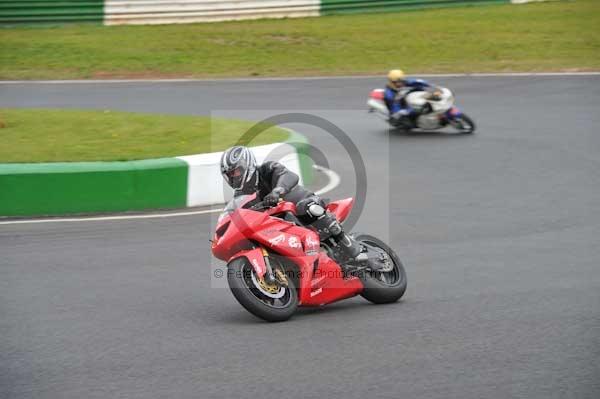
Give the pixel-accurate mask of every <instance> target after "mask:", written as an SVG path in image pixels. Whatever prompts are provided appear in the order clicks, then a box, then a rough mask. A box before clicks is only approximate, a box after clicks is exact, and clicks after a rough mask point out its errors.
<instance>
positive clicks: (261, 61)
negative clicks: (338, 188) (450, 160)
mask: <svg viewBox="0 0 600 399" xmlns="http://www.w3.org/2000/svg"><path fill="white" fill-rule="evenodd" d="M598 26H600V1H598V0H577V1H569V2H550V3H532V4H525V5H518V6H517V5H510V4H508V5H490V6H482V7H462V8H460V7H459V8H450V9H438V10H421V11H413V12H399V13H386V14H364V15H348V16H328V17H321V18H306V19H288V20H262V21H241V22H225V23H213V24H193V25H165V26H118V27H104V26H93V25H81V26H62V27H54V28H36V27H31V28H4V29H0V79H68V78H73V79H74V78H146V77H225V76H292V75H335V74H360V73H365V74H370V73H381V72H384V71H386V70H387V69H389V68H390V67H391V66H401V67H402V68H404V69H406V70H407V71H409V72H492V71H493V72H508V71H564V70H569V71H572V70H598V69H600V29H598Z"/></svg>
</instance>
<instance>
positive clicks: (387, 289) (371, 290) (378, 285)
mask: <svg viewBox="0 0 600 399" xmlns="http://www.w3.org/2000/svg"><path fill="white" fill-rule="evenodd" d="M354 238H355V239H356V240H357V241H359V242H363V243H365V244H368V245H371V246H374V247H377V248H380V249H382V250H384V251H385V252H386V253H387V254H388V255H389V257H390V258H391V259H392V261H393V263H394V266H393V268H392V270H390V271H389V272H375V271H373V272H366V271H365V272H362V273H361V274H360V276H359V277H360V279H361V281H362V283H363V285H364V289H363V291H362V293H361V294H360V295H361V296H362V297H363V298H365V299H366V300H368V301H370V302H373V303H377V304H380V303H391V302H396V301H397V300H399V299H400V298H402V295H404V292H405V291H406V284H407V279H406V271H405V270H404V265H402V262H401V261H400V258H399V257H398V255H397V254H396V252H394V250H393V249H391V248H390V247H389V246H388V245H387V244H386V243H384V242H383V241H381V240H380V239H378V238H376V237H373V236H372V235H369V234H362V233H358V234H355V235H354Z"/></svg>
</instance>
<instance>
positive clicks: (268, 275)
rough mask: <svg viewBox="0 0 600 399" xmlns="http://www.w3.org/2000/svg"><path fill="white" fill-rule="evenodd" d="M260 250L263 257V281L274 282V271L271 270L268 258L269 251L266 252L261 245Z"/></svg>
mask: <svg viewBox="0 0 600 399" xmlns="http://www.w3.org/2000/svg"><path fill="white" fill-rule="evenodd" d="M260 250H261V252H262V255H263V258H264V259H265V269H266V271H265V281H266V282H267V283H274V282H275V280H276V278H275V273H274V272H273V267H271V260H270V259H269V252H267V250H266V249H264V248H263V247H260Z"/></svg>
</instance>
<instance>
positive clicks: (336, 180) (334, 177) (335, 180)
mask: <svg viewBox="0 0 600 399" xmlns="http://www.w3.org/2000/svg"><path fill="white" fill-rule="evenodd" d="M314 168H315V169H316V170H317V171H319V172H322V173H324V174H325V176H327V178H328V180H329V182H328V183H327V184H326V185H325V186H324V187H322V188H321V189H319V190H317V191H316V192H315V194H317V195H322V194H325V193H327V192H329V191H331V190H333V189H334V188H336V187H337V186H338V185H339V184H340V181H341V179H340V176H339V175H338V174H337V173H335V172H334V171H333V170H331V169H327V168H325V167H323V166H318V165H314ZM222 210H223V208H217V209H203V210H200V211H187V212H170V213H150V214H144V215H119V216H91V217H82V218H47V219H21V220H7V221H4V222H2V221H0V225H7V224H32V223H67V222H69V223H70V222H104V221H110V220H131V219H161V218H171V217H178V216H192V215H205V214H209V213H220V212H221V211H222Z"/></svg>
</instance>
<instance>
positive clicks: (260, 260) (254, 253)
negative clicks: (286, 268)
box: [227, 248, 267, 277]
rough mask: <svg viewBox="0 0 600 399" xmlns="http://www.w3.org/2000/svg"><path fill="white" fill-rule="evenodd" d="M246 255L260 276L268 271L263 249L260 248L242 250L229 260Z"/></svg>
mask: <svg viewBox="0 0 600 399" xmlns="http://www.w3.org/2000/svg"><path fill="white" fill-rule="evenodd" d="M241 257H244V258H246V259H248V261H249V262H250V264H251V265H252V268H254V271H255V272H256V275H257V276H258V277H262V276H264V275H265V273H266V272H267V265H266V263H265V258H264V256H263V253H262V250H261V249H260V248H255V249H250V250H247V251H241V252H238V253H237V254H235V255H234V256H232V257H231V258H230V259H229V260H228V261H227V262H228V263H229V262H231V261H232V260H234V259H237V258H241Z"/></svg>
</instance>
